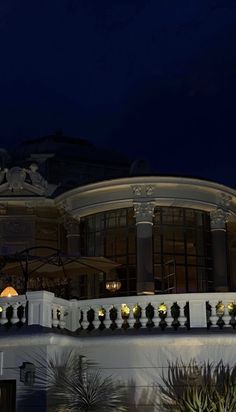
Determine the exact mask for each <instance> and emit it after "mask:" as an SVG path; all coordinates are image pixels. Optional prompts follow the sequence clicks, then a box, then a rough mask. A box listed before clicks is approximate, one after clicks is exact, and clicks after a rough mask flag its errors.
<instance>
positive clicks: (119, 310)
mask: <svg viewBox="0 0 236 412" xmlns="http://www.w3.org/2000/svg"><path fill="white" fill-rule="evenodd" d="M116 324H117V329H120V328H121V326H122V324H123V318H122V315H121V306H120V305H119V306H118V307H117V319H116Z"/></svg>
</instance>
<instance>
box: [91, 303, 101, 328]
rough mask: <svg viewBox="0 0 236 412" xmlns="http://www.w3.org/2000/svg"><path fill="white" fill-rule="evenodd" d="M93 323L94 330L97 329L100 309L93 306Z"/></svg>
mask: <svg viewBox="0 0 236 412" xmlns="http://www.w3.org/2000/svg"><path fill="white" fill-rule="evenodd" d="M93 309H94V321H93V326H94V328H95V329H98V328H99V326H100V323H101V321H100V319H99V310H100V309H101V307H100V306H95V307H94V308H93Z"/></svg>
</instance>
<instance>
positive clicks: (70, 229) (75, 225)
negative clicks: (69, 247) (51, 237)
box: [64, 215, 79, 238]
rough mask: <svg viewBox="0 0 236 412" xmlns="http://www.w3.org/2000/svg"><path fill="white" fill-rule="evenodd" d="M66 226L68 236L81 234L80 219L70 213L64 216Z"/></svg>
mask: <svg viewBox="0 0 236 412" xmlns="http://www.w3.org/2000/svg"><path fill="white" fill-rule="evenodd" d="M64 228H65V229H66V232H67V234H66V237H67V238H68V237H74V236H79V220H76V219H74V218H73V217H71V216H69V215H65V216H64Z"/></svg>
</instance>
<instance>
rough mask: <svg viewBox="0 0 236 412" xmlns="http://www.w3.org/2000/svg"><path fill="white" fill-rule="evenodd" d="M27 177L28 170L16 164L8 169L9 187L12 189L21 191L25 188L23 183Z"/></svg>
mask: <svg viewBox="0 0 236 412" xmlns="http://www.w3.org/2000/svg"><path fill="white" fill-rule="evenodd" d="M25 178H26V171H25V169H22V168H21V167H18V166H15V167H12V168H11V169H10V170H7V171H6V179H7V183H8V188H9V189H10V190H11V191H12V192H15V191H19V190H22V189H23V183H24V181H25Z"/></svg>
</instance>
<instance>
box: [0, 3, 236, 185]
mask: <svg viewBox="0 0 236 412" xmlns="http://www.w3.org/2000/svg"><path fill="white" fill-rule="evenodd" d="M0 56H1V57H0V137H1V145H5V144H14V143H15V142H17V141H20V140H23V139H25V138H30V137H37V136H43V135H46V134H48V133H51V132H52V131H54V130H56V129H63V130H64V132H65V134H67V135H71V136H78V137H82V138H87V139H89V140H91V141H92V142H94V143H96V144H97V145H100V146H101V145H102V146H109V147H112V148H116V149H119V150H120V151H122V152H125V153H127V154H128V155H130V156H132V157H133V156H134V157H146V158H148V159H149V160H150V161H151V164H152V166H153V167H154V168H155V169H156V170H157V171H159V172H160V173H168V174H185V175H186V174H187V175H196V176H202V177H205V178H209V179H215V180H219V181H221V182H223V183H226V184H229V185H233V186H235V187H236V173H235V143H234V141H235V136H236V115H235V113H236V108H235V100H236V98H235V93H236V1H235V0H181V1H180V0H178V1H177V0H176V1H175V0H164V1H163V0H162V1H159V0H109V1H108V0H104V1H103V0H101V1H98V0H33V1H32V0H1V2H0Z"/></svg>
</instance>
